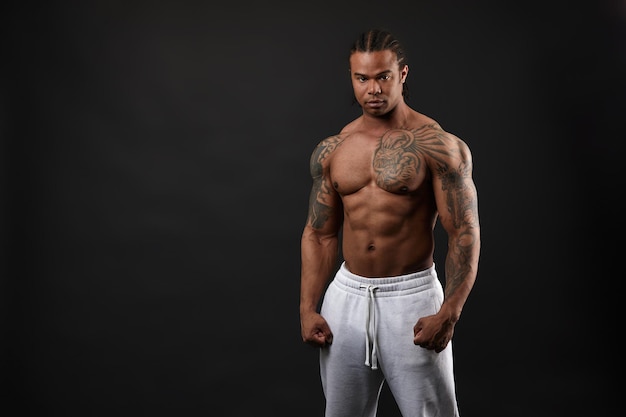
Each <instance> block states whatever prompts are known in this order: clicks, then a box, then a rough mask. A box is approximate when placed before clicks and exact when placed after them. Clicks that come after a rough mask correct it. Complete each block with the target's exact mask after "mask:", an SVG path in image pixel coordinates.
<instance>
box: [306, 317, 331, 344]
mask: <svg viewBox="0 0 626 417" xmlns="http://www.w3.org/2000/svg"><path fill="white" fill-rule="evenodd" d="M300 330H301V332H302V341H303V342H305V343H308V344H310V345H312V346H315V347H325V346H328V345H330V344H331V343H332V342H333V333H332V332H331V331H330V327H329V326H328V323H327V322H326V319H324V317H322V316H321V315H320V314H318V313H307V314H301V315H300Z"/></svg>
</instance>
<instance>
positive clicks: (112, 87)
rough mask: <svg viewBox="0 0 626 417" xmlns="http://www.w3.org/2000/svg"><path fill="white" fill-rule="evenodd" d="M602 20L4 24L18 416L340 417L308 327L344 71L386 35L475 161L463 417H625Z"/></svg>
mask: <svg viewBox="0 0 626 417" xmlns="http://www.w3.org/2000/svg"><path fill="white" fill-rule="evenodd" d="M466 3H471V4H466ZM588 3H593V4H589V5H586V6H585V5H579V6H573V5H572V4H571V3H569V2H551V3H550V2H522V3H519V2H510V3H509V2H487V1H478V2H428V3H427V2H416V1H403V0H401V1H397V2H352V3H347V2H346V3H340V2H316V3H308V4H299V3H297V2H284V3H280V2H277V1H274V2H269V3H268V2H249V3H248V4H244V3H240V2H223V3H221V4H209V2H187V1H182V2H170V3H167V2H158V1H157V2H148V1H145V2H117V1H91V2H78V1H76V2H74V1H69V2H63V4H58V2H46V3H42V4H39V5H21V6H16V5H4V6H3V8H4V13H3V16H2V22H3V23H2V31H3V32H2V42H3V56H4V59H3V61H4V64H3V65H2V71H3V86H2V87H3V89H2V110H3V112H2V138H3V141H2V156H3V159H2V165H3V171H2V173H3V174H2V180H3V181H2V196H3V197H2V205H1V209H2V214H3V217H2V218H3V222H2V242H3V248H4V250H3V253H2V256H3V257H2V267H3V269H2V272H3V279H2V299H1V300H2V310H1V311H2V325H3V329H4V331H3V332H2V336H3V341H2V347H3V351H2V359H3V361H2V370H1V371H2V372H1V373H2V376H3V383H4V387H5V388H4V389H3V391H2V392H3V396H5V398H4V399H3V401H2V403H3V405H6V406H7V407H11V406H15V407H17V410H18V411H17V412H14V414H10V415H24V416H26V415H29V416H30V415H32V416H52V415H54V416H56V415H59V416H74V415H80V416H138V415H150V416H154V417H157V416H199V415H211V416H251V415H279V414H280V415H288V416H303V417H306V416H320V415H322V410H323V397H322V394H321V388H320V386H319V378H318V370H317V352H316V351H315V350H313V349H312V348H310V347H309V346H306V345H303V344H302V342H301V340H300V334H299V320H298V291H299V265H300V258H299V257H300V253H299V238H300V233H301V230H302V226H303V225H304V220H305V216H306V208H307V198H308V192H309V185H310V182H309V175H308V159H309V155H310V153H311V151H312V149H313V147H314V146H315V144H316V143H317V142H318V141H319V140H320V139H322V138H323V137H326V136H328V135H330V134H333V133H336V132H337V131H338V130H339V129H340V128H341V126H343V124H345V123H346V122H347V121H349V120H351V119H352V118H354V117H356V116H357V115H358V114H359V109H358V108H357V107H356V106H355V105H354V104H352V97H351V90H350V83H349V78H348V77H347V50H348V48H349V45H350V42H351V41H352V39H353V37H354V36H355V35H356V34H357V33H358V32H360V31H361V30H364V29H367V28H369V27H370V26H383V27H387V28H389V29H391V30H392V31H394V32H395V33H396V34H397V35H398V36H399V38H400V39H401V40H403V41H404V43H405V45H406V48H407V52H408V57H409V65H410V72H409V84H408V85H409V88H410V92H411V96H410V98H409V104H410V105H411V106H412V107H414V108H415V109H417V110H419V111H421V112H423V113H425V114H427V115H429V116H431V117H433V118H435V119H436V120H438V121H439V122H440V124H441V125H442V126H443V127H444V128H445V129H446V130H448V131H450V132H452V133H454V134H456V135H458V136H459V137H461V138H463V139H464V140H465V141H466V142H467V143H468V144H469V145H470V147H471V149H472V151H473V153H474V163H475V179H476V183H477V187H478V190H479V197H480V214H481V223H482V227H483V253H482V257H481V266H480V273H479V278H478V281H477V283H476V286H475V289H474V292H473V293H472V295H471V297H470V300H469V301H468V303H467V305H466V308H465V311H464V314H463V317H462V320H461V322H459V324H458V325H457V331H456V334H455V344H454V349H455V361H456V363H455V366H456V374H457V389H458V397H459V406H460V410H461V413H462V416H463V417H474V416H480V417H487V416H498V417H503V416H535V417H536V416H555V415H572V414H574V413H576V415H578V413H581V415H598V416H599V415H607V414H608V413H609V410H612V408H611V407H612V404H611V401H609V400H608V399H609V398H610V397H612V396H613V395H614V394H615V393H616V390H615V388H612V387H611V386H610V385H609V383H608V382H606V381H607V379H606V369H607V368H605V366H604V365H605V364H607V363H608V362H609V361H610V360H612V357H613V355H616V354H617V350H616V348H615V347H614V346H615V344H614V343H612V342H611V341H612V340H614V338H613V333H612V332H608V333H605V332H603V330H601V329H604V327H605V326H606V325H607V324H611V323H612V322H611V320H612V319H614V318H615V316H616V313H615V311H616V310H617V307H615V305H614V304H611V303H610V302H609V299H610V296H611V295H612V294H615V289H614V283H615V281H616V279H615V278H613V279H611V276H612V277H615V276H616V275H615V274H608V273H605V269H606V267H605V265H607V266H608V265H615V264H616V265H617V266H619V265H620V263H619V258H616V257H615V256H614V255H616V254H617V252H618V250H617V249H616V248H617V247H619V246H618V245H616V244H615V243H614V240H612V239H614V238H608V239H609V240H607V239H606V238H604V236H605V234H604V233H603V232H601V231H600V229H601V228H602V226H604V228H606V224H605V223H606V222H607V221H608V222H611V223H615V222H619V220H618V219H619V217H618V216H616V213H617V210H616V208H617V207H618V204H617V203H618V200H617V199H618V198H619V194H620V189H619V188H616V187H614V186H613V185H612V180H613V179H615V178H617V179H619V173H618V171H617V170H616V169H614V167H615V166H617V164H618V161H619V160H620V159H621V158H620V153H619V151H620V149H621V148H620V149H618V148H617V147H616V144H617V140H616V139H618V138H620V140H621V139H623V138H621V137H623V134H624V133H623V132H624V130H623V127H624V126H623V125H624V123H623V121H622V120H621V118H622V117H623V115H622V114H623V111H624V102H625V100H624V80H623V70H624V67H625V65H624V64H625V62H626V54H625V53H624V52H625V47H626V43H625V42H624V36H625V35H626V32H625V31H624V22H625V20H626V9H625V8H624V6H623V2H621V4H620V2H618V1H615V2H604V3H603V2H588ZM620 135H621V137H620ZM609 227H610V228H612V227H614V226H612V225H610V226H609ZM610 228H609V235H613V234H614V232H615V230H611V229H610ZM438 236H439V237H438V239H439V252H438V254H437V262H438V264H439V265H443V261H442V257H443V250H444V249H445V241H444V240H443V238H442V237H441V234H440V232H439V235H438ZM616 261H617V262H616ZM440 274H441V275H442V277H443V271H440ZM622 274H623V273H622ZM609 327H610V326H609ZM394 407H395V405H394V404H393V401H392V400H391V398H390V397H389V394H388V392H386V391H385V392H384V393H383V401H382V404H381V407H380V408H381V409H380V415H381V416H398V415H399V414H398V412H397V410H396V409H395V408H394Z"/></svg>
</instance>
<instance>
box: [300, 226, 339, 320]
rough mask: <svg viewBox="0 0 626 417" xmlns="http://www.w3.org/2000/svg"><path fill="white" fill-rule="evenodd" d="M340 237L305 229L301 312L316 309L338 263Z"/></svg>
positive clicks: (301, 277) (302, 254) (301, 278)
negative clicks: (323, 235) (322, 234)
mask: <svg viewBox="0 0 626 417" xmlns="http://www.w3.org/2000/svg"><path fill="white" fill-rule="evenodd" d="M337 249H338V238H337V236H336V235H334V236H327V237H320V236H318V235H317V234H315V233H314V232H313V231H312V230H311V229H308V228H307V229H305V231H304V233H303V234H302V244H301V256H302V266H301V276H300V313H301V314H302V313H304V312H307V311H316V310H317V307H318V303H319V301H320V299H321V297H322V294H323V292H324V289H325V287H326V284H327V282H328V280H329V279H330V277H331V274H332V273H333V272H334V270H335V268H336V263H337Z"/></svg>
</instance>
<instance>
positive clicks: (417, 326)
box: [300, 29, 480, 417]
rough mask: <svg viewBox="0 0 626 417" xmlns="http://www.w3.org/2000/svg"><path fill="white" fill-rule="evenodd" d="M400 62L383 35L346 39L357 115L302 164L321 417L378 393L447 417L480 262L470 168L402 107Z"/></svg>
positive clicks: (461, 154) (353, 412) (305, 282)
mask: <svg viewBox="0 0 626 417" xmlns="http://www.w3.org/2000/svg"><path fill="white" fill-rule="evenodd" d="M405 60H406V57H405V53H404V51H403V48H402V46H401V45H400V43H399V42H398V40H397V39H396V38H395V37H394V36H393V35H392V34H391V33H389V32H386V31H382V30H375V29H374V30H369V31H367V32H365V33H363V34H362V35H360V36H359V38H358V39H357V40H356V42H355V43H354V45H353V47H352V49H351V50H350V58H349V62H350V75H351V79H352V87H353V90H354V95H355V98H356V100H357V101H358V103H359V105H360V107H361V109H362V114H361V115H360V116H359V117H358V118H356V119H355V120H353V121H352V122H350V123H348V124H347V125H346V126H345V127H344V128H343V129H342V130H341V132H340V133H339V134H338V135H335V136H330V137H328V138H326V139H324V140H322V141H321V142H320V143H319V144H318V145H317V147H316V148H315V150H314V151H313V153H312V155H311V160H310V170H311V176H312V181H313V184H312V189H311V194H310V199H309V212H308V217H307V221H306V225H305V227H304V231H303V234H302V243H301V254H302V270H301V291H300V321H301V331H302V339H303V341H304V342H306V343H309V344H311V345H313V346H315V347H319V348H320V376H321V381H322V388H323V392H324V396H325V399H326V412H325V416H326V417H340V416H341V417H355V416H375V415H376V409H377V406H378V396H379V393H380V390H381V387H382V384H383V383H384V382H385V381H386V382H387V384H388V385H389V388H390V391H391V393H392V394H393V396H394V399H395V400H396V403H397V405H398V408H399V409H400V411H401V413H402V415H403V416H404V417H418V416H419V417H426V416H442V417H453V416H458V415H459V411H458V406H457V402H456V393H455V385H454V374H453V363H452V362H453V361H452V343H451V341H452V336H453V333H454V326H455V325H456V323H457V321H458V320H459V318H460V316H461V311H462V310H463V306H464V304H465V302H466V300H467V298H468V296H469V294H470V291H471V290H472V287H473V285H474V282H475V279H476V274H477V270H478V258H479V252H480V227H479V219H478V201H477V193H476V188H475V185H474V182H473V179H472V157H471V153H470V150H469V148H468V146H467V145H466V144H465V143H464V142H463V141H462V140H461V139H459V138H458V137H456V136H454V135H453V134H450V133H448V132H446V131H444V130H443V129H442V127H441V126H440V125H439V124H438V123H437V122H436V121H434V120H433V119H431V118H429V117H427V116H425V115H423V114H420V113H418V112H417V111H415V110H413V109H412V108H410V107H409V106H408V104H407V103H406V101H405V94H406V86H405V81H406V79H407V75H408V73H409V67H408V65H407V64H406V62H405ZM437 219H439V221H440V222H441V225H442V226H443V228H444V229H445V231H446V233H447V236H448V250H447V254H446V258H445V259H446V260H445V287H444V286H442V284H441V281H440V280H439V279H438V276H437V272H436V269H435V265H434V257H433V253H434V249H435V248H434V242H435V240H434V227H435V223H436V221H437ZM340 237H341V244H342V246H341V252H342V256H343V261H342V262H341V263H338V261H339V252H338V249H339V241H340ZM331 278H332V280H331ZM444 288H445V291H444ZM322 297H323V299H322ZM320 301H321V303H320ZM318 307H319V312H318Z"/></svg>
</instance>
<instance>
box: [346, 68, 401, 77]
mask: <svg viewBox="0 0 626 417" xmlns="http://www.w3.org/2000/svg"><path fill="white" fill-rule="evenodd" d="M390 72H393V71H392V70H385V71H382V72H379V73H378V74H376V75H375V77H380V76H381V75H384V74H389V73H390ZM354 75H355V76H360V77H366V78H367V75H366V74H361V73H360V72H355V73H354Z"/></svg>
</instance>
